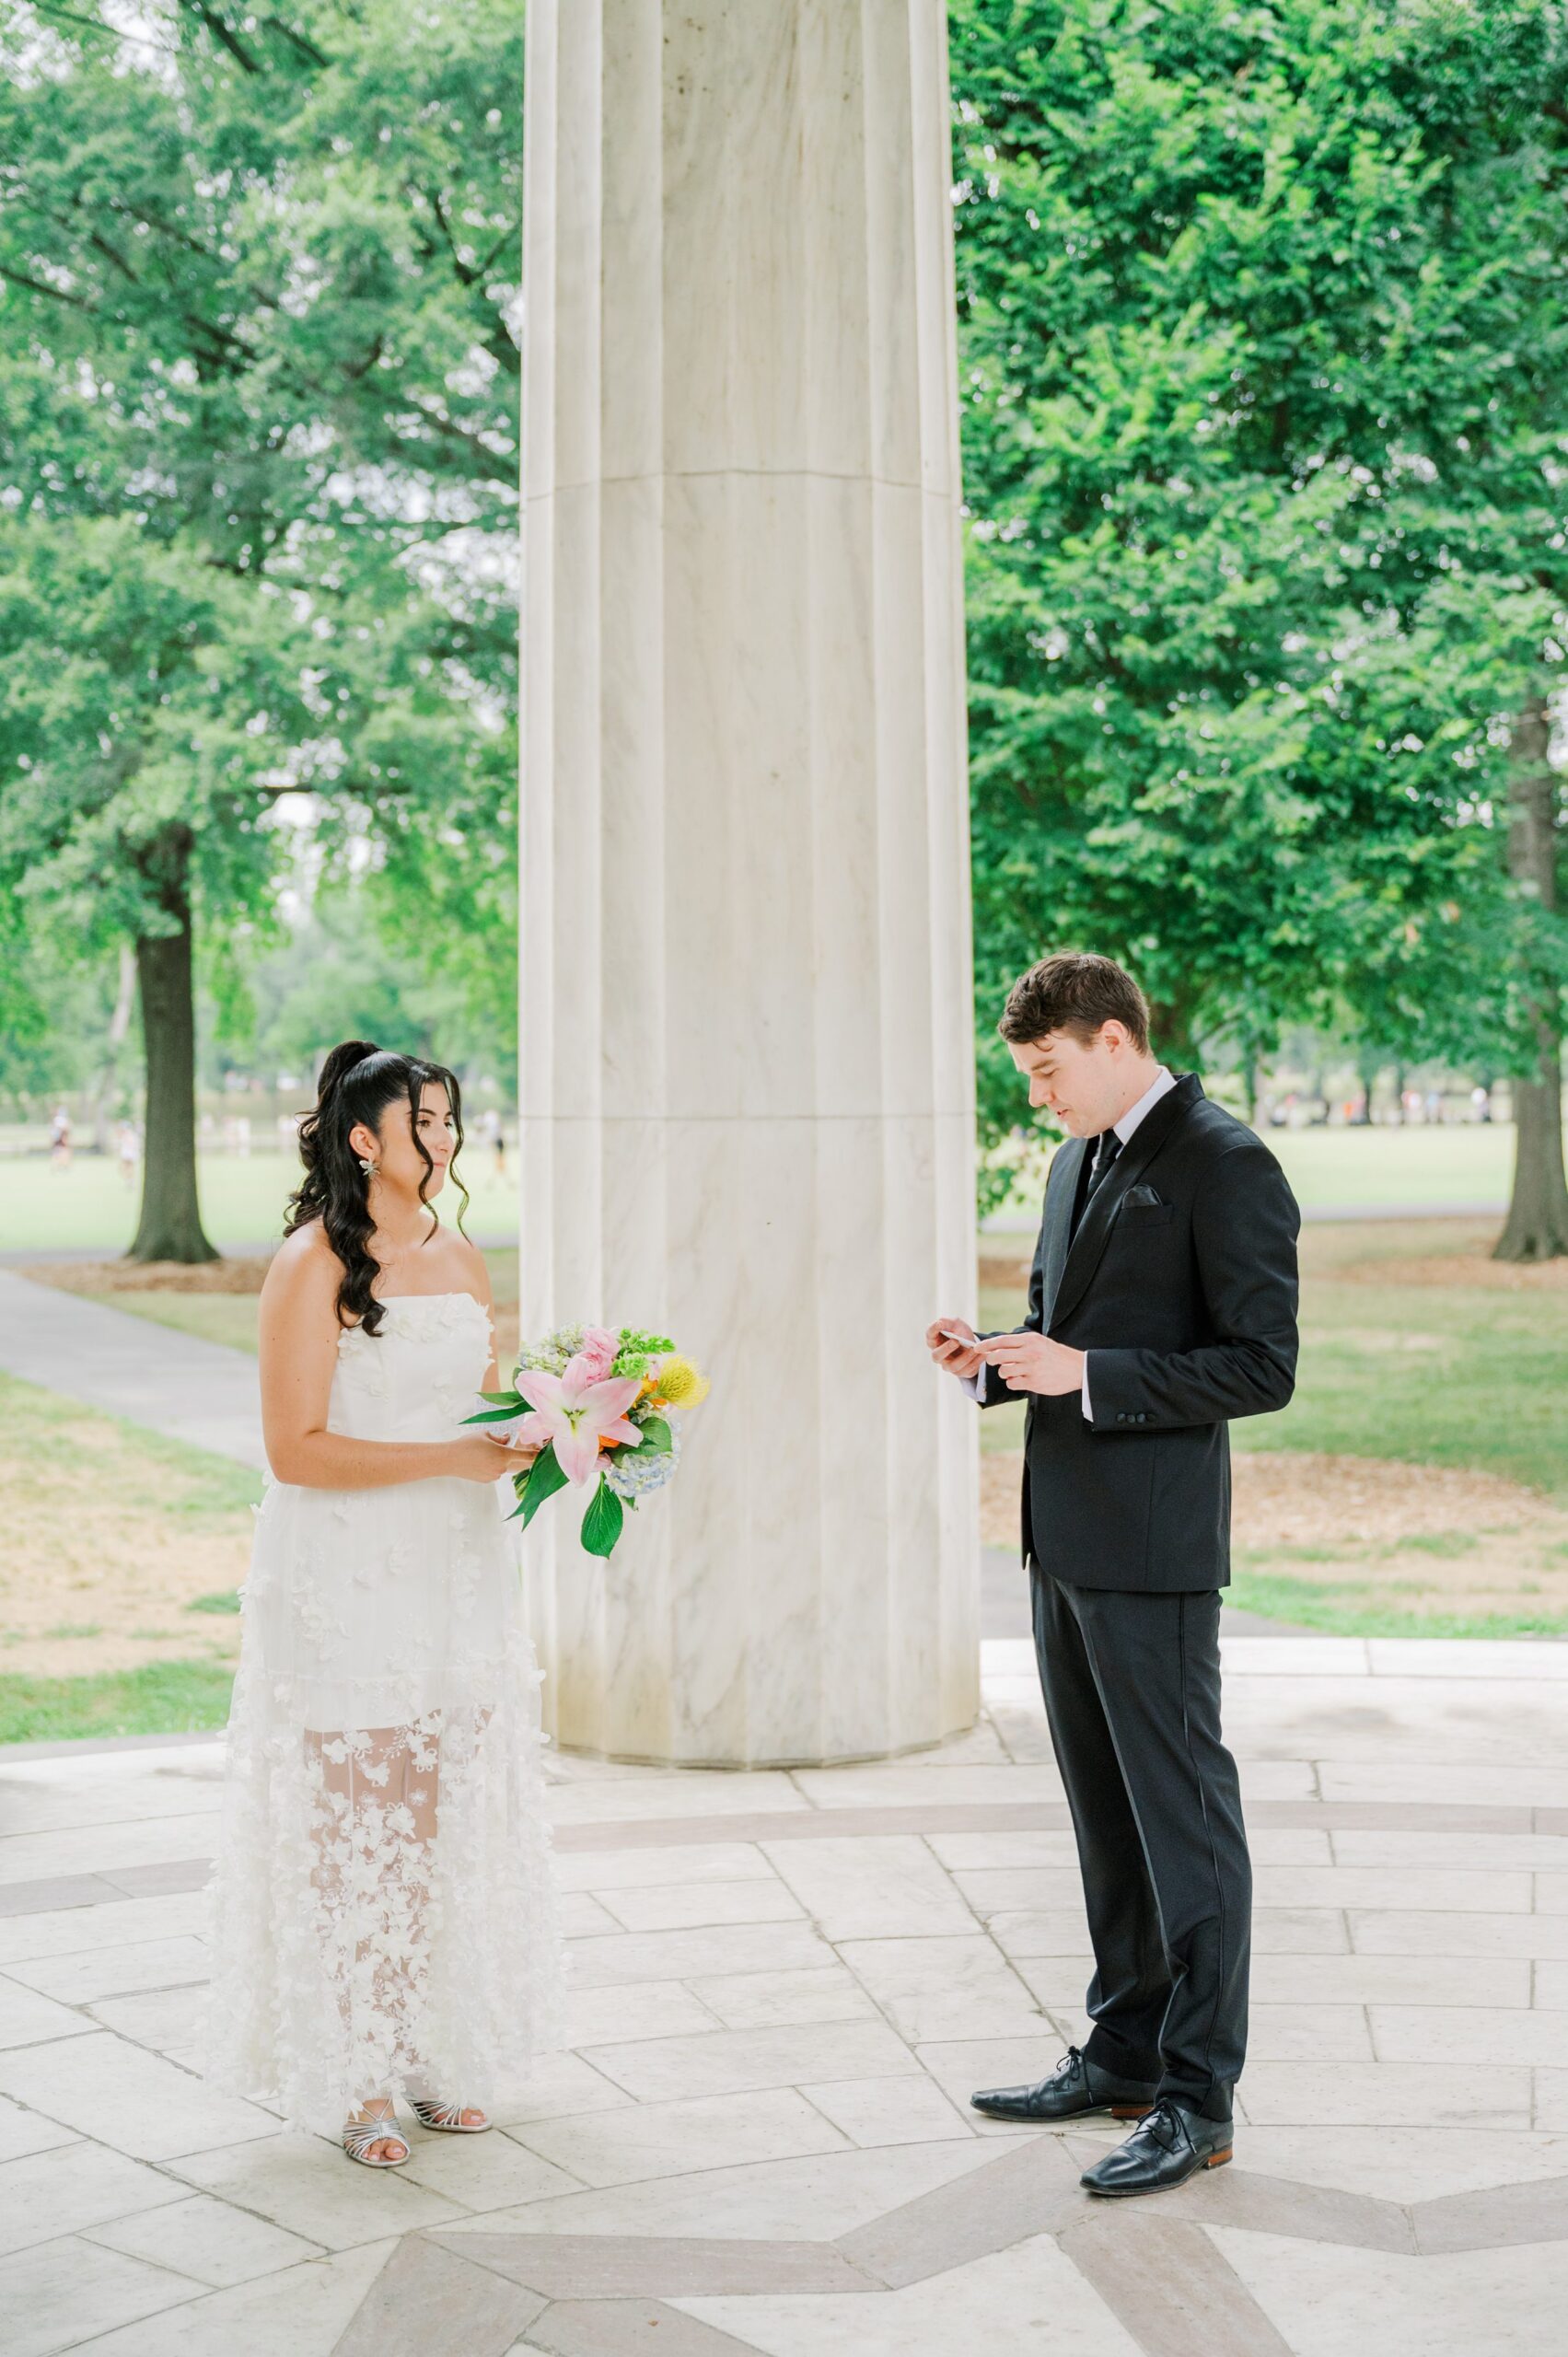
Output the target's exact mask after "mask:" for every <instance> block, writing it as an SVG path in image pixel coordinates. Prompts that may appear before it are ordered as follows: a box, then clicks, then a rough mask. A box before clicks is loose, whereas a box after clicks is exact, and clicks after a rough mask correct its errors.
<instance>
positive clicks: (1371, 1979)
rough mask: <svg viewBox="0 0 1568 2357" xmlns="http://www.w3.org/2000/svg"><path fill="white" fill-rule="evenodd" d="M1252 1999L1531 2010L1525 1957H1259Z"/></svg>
mask: <svg viewBox="0 0 1568 2357" xmlns="http://www.w3.org/2000/svg"><path fill="white" fill-rule="evenodd" d="M1252 1993H1253V1996H1254V1997H1255V1998H1256V1999H1257V2000H1259V2001H1260V2002H1261V2003H1265V2004H1307V2005H1310V2004H1325V2005H1335V2004H1344V2005H1503V2006H1520V2005H1527V2004H1528V2003H1529V2002H1530V1968H1529V1963H1528V1960H1527V1958H1525V1957H1506V1958H1504V1957H1495V1956H1493V1957H1484V1958H1475V1957H1463V1956H1445V1955H1442V1954H1438V1955H1436V1956H1430V1955H1414V1954H1412V1955H1410V1956H1383V1955H1376V1954H1374V1955H1371V1956H1365V1955H1356V1956H1267V1955H1265V1956H1255V1957H1254V1959H1253V1965H1252Z"/></svg>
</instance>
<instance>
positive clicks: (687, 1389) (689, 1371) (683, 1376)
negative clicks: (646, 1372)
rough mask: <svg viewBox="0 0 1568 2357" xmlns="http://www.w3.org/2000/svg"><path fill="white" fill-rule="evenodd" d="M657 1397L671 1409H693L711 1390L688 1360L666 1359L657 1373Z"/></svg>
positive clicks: (705, 1380)
mask: <svg viewBox="0 0 1568 2357" xmlns="http://www.w3.org/2000/svg"><path fill="white" fill-rule="evenodd" d="M658 1387H659V1397H660V1399H664V1400H667V1401H668V1404H669V1406H670V1407H672V1408H695V1407H696V1406H697V1405H698V1404H699V1402H700V1401H702V1400H703V1399H706V1398H707V1396H708V1393H709V1390H710V1389H711V1388H712V1387H711V1385H710V1384H709V1382H708V1378H707V1376H705V1375H699V1374H698V1372H697V1370H696V1368H695V1367H694V1366H693V1365H692V1364H691V1360H690V1359H682V1358H669V1359H666V1360H665V1361H664V1363H663V1364H662V1365H661V1366H660V1368H659V1371H658Z"/></svg>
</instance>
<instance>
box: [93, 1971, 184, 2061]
mask: <svg viewBox="0 0 1568 2357" xmlns="http://www.w3.org/2000/svg"><path fill="white" fill-rule="evenodd" d="M202 1995H203V1992H202V1991H201V1990H199V1989H147V1990H144V1991H142V1993H141V1995H140V1996H139V1997H104V1998H101V1999H100V2000H99V2003H97V2004H96V2005H89V2006H88V2007H87V2017H88V2018H89V2020H91V2021H94V2022H98V2023H99V2024H101V2026H103V2027H104V2028H105V2029H111V2030H113V2032H114V2033H115V2035H116V2037H117V2038H129V2039H130V2040H131V2042H132V2044H133V2045H135V2046H145V2047H147V2048H149V2049H151V2051H152V2052H153V2053H155V2054H161V2055H163V2056H164V2058H165V2060H166V2061H170V2062H178V2063H179V2064H180V2068H181V2070H185V2071H190V2072H191V2073H193V2075H194V2076H195V2077H197V2078H200V2077H201V2075H202V2072H201V2050H202V2016H201V2000H202Z"/></svg>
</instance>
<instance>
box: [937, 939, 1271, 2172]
mask: <svg viewBox="0 0 1568 2357" xmlns="http://www.w3.org/2000/svg"><path fill="white" fill-rule="evenodd" d="M1000 1029H1001V1033H1002V1037H1003V1039H1005V1041H1006V1042H1007V1045H1008V1048H1009V1050H1010V1051H1011V1052H1012V1057H1013V1062H1014V1063H1015V1064H1016V1066H1017V1069H1018V1073H1019V1075H1020V1077H1021V1078H1022V1079H1023V1080H1024V1081H1025V1082H1026V1083H1027V1084H1028V1095H1029V1103H1030V1104H1031V1105H1032V1106H1036V1107H1038V1108H1040V1109H1043V1110H1046V1111H1049V1112H1050V1114H1051V1117H1052V1119H1053V1120H1055V1121H1056V1122H1057V1123H1058V1124H1059V1126H1060V1127H1061V1128H1063V1130H1065V1131H1066V1132H1067V1136H1066V1142H1065V1143H1064V1144H1062V1145H1060V1146H1058V1148H1057V1150H1056V1153H1055V1155H1054V1157H1053V1158H1052V1161H1051V1172H1050V1177H1049V1179H1048V1180H1047V1184H1046V1193H1045V1211H1044V1216H1043V1218H1042V1219H1041V1222H1040V1242H1039V1244H1038V1246H1037V1248H1036V1250H1035V1258H1034V1270H1033V1273H1032V1275H1031V1277H1030V1280H1029V1306H1028V1317H1027V1318H1025V1320H1024V1322H1023V1324H1022V1326H1021V1327H1019V1328H1018V1329H1017V1330H1016V1332H1014V1333H1011V1334H990V1335H983V1336H977V1335H976V1334H975V1332H974V1329H973V1328H972V1327H970V1326H969V1325H967V1324H966V1323H965V1322H964V1320H963V1319H962V1318H939V1319H938V1320H937V1321H936V1323H935V1324H934V1325H933V1326H932V1327H931V1328H930V1329H929V1330H928V1331H927V1334H926V1344H927V1347H928V1348H929V1350H930V1352H931V1355H932V1357H933V1358H934V1359H935V1362H936V1364H937V1365H938V1366H941V1367H944V1368H946V1369H947V1371H948V1372H949V1373H950V1374H952V1375H954V1376H958V1377H959V1378H960V1380H961V1381H963V1383H964V1384H965V1387H966V1388H968V1389H970V1391H971V1393H972V1394H973V1396H974V1397H975V1398H976V1399H977V1400H978V1401H979V1404H980V1405H981V1407H982V1408H993V1407H998V1406H1001V1405H1002V1404H1003V1403H1005V1402H1007V1401H1011V1400H1016V1399H1019V1398H1023V1399H1028V1418H1027V1421H1026V1422H1025V1427H1024V1490H1023V1500H1022V1508H1023V1526H1022V1536H1023V1555H1024V1561H1025V1562H1026V1564H1027V1565H1028V1579H1029V1591H1030V1599H1031V1604H1032V1608H1033V1617H1034V1631H1035V1652H1036V1655H1037V1656H1038V1658H1039V1663H1040V1684H1041V1687H1042V1689H1043V1690H1044V1694H1045V1706H1046V1715H1047V1718H1048V1720H1049V1723H1050V1726H1051V1746H1052V1748H1053V1749H1054V1751H1055V1754H1056V1761H1057V1766H1058V1767H1059V1768H1060V1770H1061V1772H1062V1782H1063V1785H1064V1786H1065V1788H1066V1794H1067V1806H1068V1809H1069V1812H1070V1814H1071V1816H1072V1819H1073V1829H1074V1835H1075V1837H1076V1840H1077V1849H1078V1857H1079V1861H1080V1865H1081V1871H1082V1875H1083V1882H1084V1897H1085V1901H1086V1907H1087V1910H1088V1919H1089V1936H1090V1940H1091V1942H1092V1945H1093V1947H1094V1959H1095V1970H1094V1978H1093V1979H1092V1980H1090V1982H1089V1986H1088V1994H1087V1997H1086V2006H1087V2011H1088V2014H1089V2017H1090V2020H1091V2022H1092V2023H1093V2028H1092V2030H1091V2032H1090V2034H1089V2037H1088V2039H1087V2041H1086V2045H1085V2046H1084V2048H1083V2049H1082V2051H1080V2050H1079V2049H1077V2048H1076V2047H1071V2048H1069V2049H1068V2051H1067V2053H1066V2054H1065V2055H1064V2056H1063V2060H1062V2061H1061V2062H1060V2063H1059V2064H1058V2065H1057V2067H1056V2069H1055V2070H1054V2071H1053V2072H1051V2073H1050V2075H1049V2076H1048V2077H1046V2078H1044V2079H1042V2080H1040V2082H1039V2084H1035V2085H1031V2086H1017V2087H993V2088H990V2089H987V2090H986V2091H985V2092H983V2093H981V2094H979V2095H976V2096H972V2097H971V2101H972V2102H973V2104H974V2106H975V2108H976V2109H977V2110H978V2111H981V2112H984V2113H985V2114H986V2115H987V2116H988V2117H989V2118H991V2119H1012V2120H1020V2121H1024V2122H1026V2123H1028V2124H1031V2125H1037V2126H1051V2125H1058V2124H1060V2123H1062V2122H1063V2121H1070V2120H1073V2119H1079V2118H1081V2117H1083V2116H1084V2115H1086V2114H1089V2113H1096V2112H1109V2114H1110V2115H1111V2117H1112V2119H1125V2120H1137V2121H1138V2123H1139V2124H1138V2125H1137V2127H1135V2128H1134V2129H1133V2131H1132V2134H1131V2135H1130V2136H1129V2137H1128V2138H1127V2140H1126V2142H1125V2143H1123V2144H1121V2145H1120V2146H1118V2147H1115V2148H1113V2149H1112V2150H1111V2151H1109V2152H1108V2153H1105V2154H1102V2155H1101V2157H1100V2158H1099V2159H1098V2160H1097V2161H1095V2162H1094V2164H1093V2165H1092V2166H1091V2167H1089V2168H1087V2169H1086V2171H1085V2173H1084V2176H1083V2179H1082V2182H1083V2184H1084V2185H1085V2187H1086V2189H1087V2190H1088V2191H1089V2192H1090V2193H1095V2194H1101V2195H1105V2196H1109V2197H1113V2198H1114V2197H1120V2196H1123V2195H1128V2194H1142V2193H1154V2192H1156V2191H1158V2190H1159V2189H1161V2188H1162V2187H1165V2186H1171V2185H1179V2184H1180V2183H1181V2182H1182V2181H1183V2179H1184V2178H1187V2177H1191V2176H1192V2175H1193V2174H1194V2173H1195V2172H1196V2171H1197V2170H1199V2169H1202V2168H1214V2167H1215V2166H1217V2165H1219V2164H1220V2163H1222V2162H1225V2161H1228V2160H1229V2158H1230V2156H1231V2149H1232V2137H1233V2130H1232V2124H1231V2123H1232V2091H1233V2089H1234V2087H1235V2084H1236V2081H1237V2078H1238V2076H1239V2075H1240V2072H1241V2066H1242V2061H1243V2058H1244V2055H1245V2052H1246V2047H1247V2000H1248V1960H1249V1922H1250V1914H1251V1887H1252V1886H1251V1868H1250V1865H1249V1859H1248V1851H1247V1833H1246V1828H1245V1826H1244V1825H1243V1822H1242V1815H1241V1797H1240V1792H1239V1789H1238V1784H1237V1771H1236V1761H1235V1759H1233V1758H1232V1756H1231V1754H1230V1753H1229V1751H1227V1750H1226V1748H1225V1742H1224V1739H1223V1736H1222V1734H1221V1729H1220V1649H1219V1632H1220V1590H1221V1588H1222V1587H1224V1586H1225V1584H1226V1582H1227V1581H1228V1579H1229V1577H1230V1433H1229V1425H1230V1421H1231V1419H1232V1418H1233V1417H1236V1416H1259V1415H1265V1414H1268V1413H1269V1412H1271V1411H1273V1410H1276V1409H1279V1408H1283V1406H1284V1405H1285V1403H1286V1401H1287V1400H1288V1399H1290V1396H1291V1392H1292V1390H1293V1388H1294V1386H1295V1360H1296V1323H1295V1319H1296V1237H1297V1233H1298V1230H1299V1227H1300V1213H1299V1212H1298V1211H1297V1209H1296V1206H1295V1198H1294V1197H1293V1196H1292V1194H1291V1190H1290V1188H1289V1187H1288V1185H1287V1184H1286V1182H1285V1177H1284V1173H1283V1170H1282V1169H1281V1168H1280V1166H1279V1164H1278V1163H1277V1162H1276V1161H1275V1159H1274V1157H1273V1155H1272V1154H1271V1153H1270V1151H1269V1149H1268V1147H1267V1146H1266V1145H1265V1144H1263V1142H1262V1140H1261V1139H1260V1137H1258V1136H1257V1135H1256V1133H1255V1132H1253V1131H1251V1130H1249V1128H1248V1127H1247V1126H1246V1124H1245V1123H1244V1122H1241V1121H1238V1120H1236V1119H1235V1118H1234V1116H1233V1115H1231V1114H1229V1113H1227V1112H1225V1111H1224V1110H1223V1109H1222V1108H1221V1107H1220V1106H1218V1105H1216V1104H1214V1101H1213V1100H1212V1099H1211V1098H1210V1097H1205V1095H1204V1094H1203V1089H1202V1083H1201V1082H1200V1080H1199V1079H1198V1076H1197V1074H1195V1073H1185V1074H1178V1073H1173V1072H1170V1071H1168V1070H1167V1068H1166V1066H1165V1065H1163V1064H1161V1063H1159V1062H1157V1061H1156V1058H1155V1057H1154V1056H1153V1055H1152V1054H1151V1052H1150V1049H1149V1014H1148V1004H1147V1002H1146V1000H1145V999H1144V993H1143V992H1142V991H1141V990H1140V989H1139V988H1138V985H1137V983H1136V982H1135V981H1133V980H1132V976H1131V975H1130V974H1126V973H1124V972H1123V971H1122V970H1121V967H1120V966H1117V965H1113V964H1112V962H1111V960H1110V959H1109V958H1093V957H1078V956H1063V957H1057V958H1046V959H1045V960H1044V962H1043V963H1042V964H1041V965H1039V966H1036V967H1035V968H1033V969H1032V970H1031V971H1030V972H1028V973H1027V974H1025V975H1024V976H1023V977H1022V978H1021V979H1020V980H1019V981H1016V982H1015V983H1014V985H1013V987H1012V989H1011V990H1010V991H1009V993H1008V994H1007V1004H1006V1007H1005V1012H1004V1014H1003V1016H1002V1021H1001V1025H1000Z"/></svg>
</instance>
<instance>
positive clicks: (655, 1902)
mask: <svg viewBox="0 0 1568 2357" xmlns="http://www.w3.org/2000/svg"><path fill="white" fill-rule="evenodd" d="M600 1903H601V1905H602V1906H603V1907H604V1908H605V1909H606V1910H608V1911H610V1913H611V1914H612V1916H613V1918H614V1919H615V1920H614V1921H613V1922H611V1923H610V1926H609V1928H610V1930H612V1931H623V1932H681V1931H693V1930H698V1929H700V1928H701V1927H702V1926H703V1925H704V1924H708V1923H780V1922H791V1921H795V1922H798V1921H799V1920H800V1918H801V1917H802V1916H803V1915H804V1914H805V1911H806V1910H805V1909H804V1908H803V1907H802V1906H801V1904H800V1901H799V1900H798V1899H797V1898H793V1897H792V1896H791V1894H790V1892H789V1891H787V1890H786V1889H785V1888H784V1885H783V1883H781V1882H780V1881H778V1880H777V1879H776V1877H773V1876H770V1877H769V1879H768V1880H767V1881H766V1882H700V1883H679V1882H678V1883H659V1884H656V1885H653V1886H645V1887H642V1888H641V1889H633V1890H617V1891H615V1892H613V1893H610V1892H607V1893H606V1894H605V1896H604V1898H603V1899H602V1900H601V1902H600Z"/></svg>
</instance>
